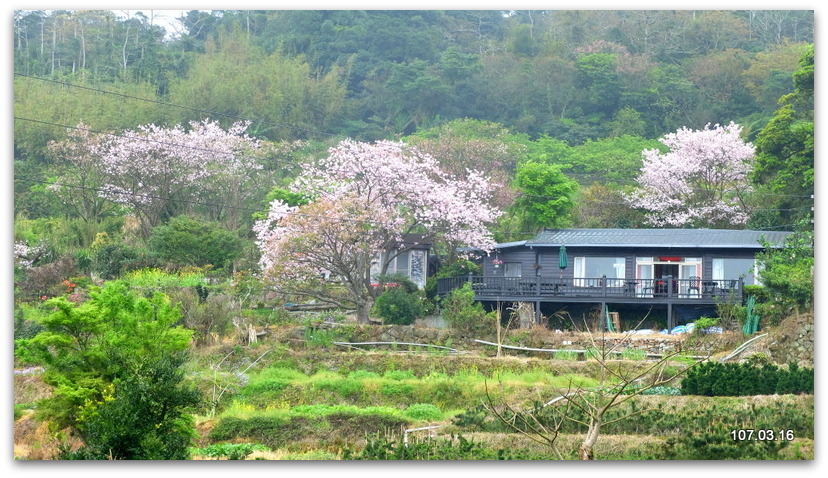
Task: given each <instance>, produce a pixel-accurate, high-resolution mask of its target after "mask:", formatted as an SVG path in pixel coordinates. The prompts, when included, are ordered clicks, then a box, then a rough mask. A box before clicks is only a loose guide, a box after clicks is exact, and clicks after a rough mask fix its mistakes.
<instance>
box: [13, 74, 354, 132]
mask: <svg viewBox="0 0 828 478" xmlns="http://www.w3.org/2000/svg"><path fill="white" fill-rule="evenodd" d="M14 75H15V76H20V77H23V78H30V79H33V80H39V81H44V82H49V83H55V84H58V85H62V86H66V87H70V88H78V89H82V90H87V91H92V92H95V93H103V94H107V95H114V96H118V97H121V98H126V99H131V100H137V101H144V102H147V103H152V104H157V105H161V106H171V107H174V108H180V109H184V110H188V111H193V112H196V113H203V114H207V115H214V116H220V117H223V118H229V119H235V120H238V121H249V122H250V123H251V124H266V125H269V126H278V127H283V128H290V129H294V130H298V131H305V132H309V133H316V134H319V135H321V136H328V137H336V136H339V135H335V134H333V133H328V132H325V131H319V130H316V129H312V128H308V127H306V126H297V125H293V124H288V123H277V122H274V121H268V122H264V121H263V120H252V119H250V118H243V117H241V116H236V115H230V114H226V113H220V112H218V111H212V110H204V109H200V108H194V107H192V106H185V105H179V104H176V103H170V102H166V101H160V100H154V99H150V98H142V97H140V96H133V95H128V94H125V93H118V92H115V91H109V90H102V89H100V88H93V87H91V86H83V85H77V84H74V83H68V82H65V81H58V80H53V79H50V78H43V77H39V76H33V75H26V74H23V73H14Z"/></svg>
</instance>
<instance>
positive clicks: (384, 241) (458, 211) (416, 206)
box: [255, 140, 501, 323]
mask: <svg viewBox="0 0 828 478" xmlns="http://www.w3.org/2000/svg"><path fill="white" fill-rule="evenodd" d="M329 153H330V154H329V156H327V157H326V158H324V159H322V160H320V161H319V162H318V163H317V164H305V165H303V171H302V173H301V174H300V175H299V177H297V178H296V180H295V181H294V182H293V184H292V185H291V189H292V190H293V191H294V192H301V193H302V194H304V195H305V196H306V197H311V198H313V200H312V201H311V202H310V203H308V204H306V205H304V206H299V207H289V206H287V205H286V204H285V203H283V202H281V201H279V200H276V201H274V202H273V203H272V204H271V208H270V213H269V215H268V217H267V218H266V219H264V220H262V221H259V222H258V223H257V224H256V226H255V232H256V234H257V243H258V245H259V248H260V249H261V252H262V259H261V266H262V269H263V271H264V273H265V274H266V275H267V276H268V277H270V278H271V279H272V282H273V284H274V286H275V287H276V288H277V289H278V290H279V291H280V292H282V293H284V294H286V295H290V294H293V295H298V296H305V297H313V298H316V299H318V300H322V301H325V302H328V303H332V304H336V305H338V306H342V307H346V308H349V309H353V310H356V312H357V317H358V319H359V321H360V322H363V323H364V322H367V321H368V313H369V311H370V310H371V307H372V305H373V302H374V300H375V299H376V297H377V296H378V295H379V294H380V293H381V292H382V290H383V287H382V286H383V284H382V276H383V275H384V274H385V273H386V272H387V271H388V267H389V264H390V263H391V261H393V260H394V259H395V258H396V257H397V256H398V255H399V254H401V253H402V252H404V251H406V250H408V249H410V248H411V247H412V245H404V241H403V237H404V235H406V234H409V233H418V234H423V236H422V238H423V240H427V241H442V242H443V243H444V244H450V245H451V247H453V246H454V245H461V244H462V245H467V246H472V247H478V248H481V249H484V250H486V249H490V248H491V247H493V246H494V240H493V239H492V236H491V234H490V233H489V231H488V229H487V226H488V225H489V224H491V223H493V222H494V221H495V220H496V219H497V217H498V216H499V215H500V214H501V212H500V211H499V210H498V209H497V208H495V207H493V206H492V205H491V204H490V200H491V193H490V191H491V188H490V184H489V181H488V180H487V179H486V178H485V177H484V176H483V175H482V174H480V173H478V172H476V171H472V170H467V171H466V172H465V174H464V175H463V176H462V177H458V176H455V175H452V174H449V173H446V172H444V171H442V170H441V169H440V168H439V166H438V162H437V160H436V159H435V158H433V157H432V156H429V155H427V154H424V153H422V152H420V151H418V150H417V149H415V148H412V147H409V146H407V145H405V144H404V143H400V142H391V141H380V142H377V143H375V144H369V143H360V142H354V141H350V140H346V141H343V142H341V143H339V145H337V146H336V147H333V148H331V149H330V151H329ZM372 265H373V267H372ZM372 269H373V272H374V274H372ZM376 279H380V281H379V284H378V286H377V283H376ZM331 282H334V283H336V284H337V285H338V286H336V287H332V286H331Z"/></svg>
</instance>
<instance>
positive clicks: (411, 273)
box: [371, 249, 428, 288]
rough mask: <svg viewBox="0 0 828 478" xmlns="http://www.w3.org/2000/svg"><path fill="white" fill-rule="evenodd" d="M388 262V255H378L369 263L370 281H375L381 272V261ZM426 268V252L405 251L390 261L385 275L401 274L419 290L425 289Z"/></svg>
mask: <svg viewBox="0 0 828 478" xmlns="http://www.w3.org/2000/svg"><path fill="white" fill-rule="evenodd" d="M385 260H388V254H387V253H384V254H380V255H379V256H378V257H376V258H375V259H374V260H373V261H371V280H372V281H373V282H376V281H377V278H378V276H379V273H380V271H381V270H382V261H385ZM427 267H428V252H427V251H424V250H421V249H412V250H410V251H405V252H402V253H400V254H399V255H397V257H394V258H393V259H391V262H390V263H389V264H388V270H387V271H386V274H388V275H391V274H403V275H405V276H407V277H408V278H410V279H411V281H412V282H414V283H415V284H417V285H418V286H419V287H420V288H423V287H425V281H426V276H427V273H426V271H427Z"/></svg>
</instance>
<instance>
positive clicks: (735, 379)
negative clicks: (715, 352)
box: [681, 362, 814, 397]
mask: <svg viewBox="0 0 828 478" xmlns="http://www.w3.org/2000/svg"><path fill="white" fill-rule="evenodd" d="M681 391H682V393H683V394H685V395H705V396H709V397H714V396H743V395H773V394H780V395H781V394H789V393H792V394H801V393H811V394H812V393H814V369H812V368H800V367H798V366H797V365H796V364H795V363H792V364H790V365H789V366H788V367H787V368H780V367H777V366H775V365H773V364H765V365H762V366H761V367H760V366H756V365H752V364H749V363H742V364H739V363H720V362H705V363H703V364H700V365H698V366H697V367H694V368H692V369H690V370H689V371H688V373H687V376H686V377H685V378H684V379H683V380H682V382H681Z"/></svg>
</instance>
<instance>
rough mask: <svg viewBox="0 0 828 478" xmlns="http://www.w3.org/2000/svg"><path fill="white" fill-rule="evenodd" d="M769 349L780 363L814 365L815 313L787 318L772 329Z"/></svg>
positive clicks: (772, 357) (771, 354) (772, 356)
mask: <svg viewBox="0 0 828 478" xmlns="http://www.w3.org/2000/svg"><path fill="white" fill-rule="evenodd" d="M767 349H768V352H769V353H770V356H771V359H772V360H773V361H774V362H776V363H780V364H788V363H791V362H795V363H796V364H797V365H800V366H804V367H813V366H814V314H801V315H799V316H794V317H789V318H787V319H785V320H784V321H783V322H782V324H780V325H779V327H777V328H775V329H774V330H771V331H770V336H769V337H768V339H767Z"/></svg>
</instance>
